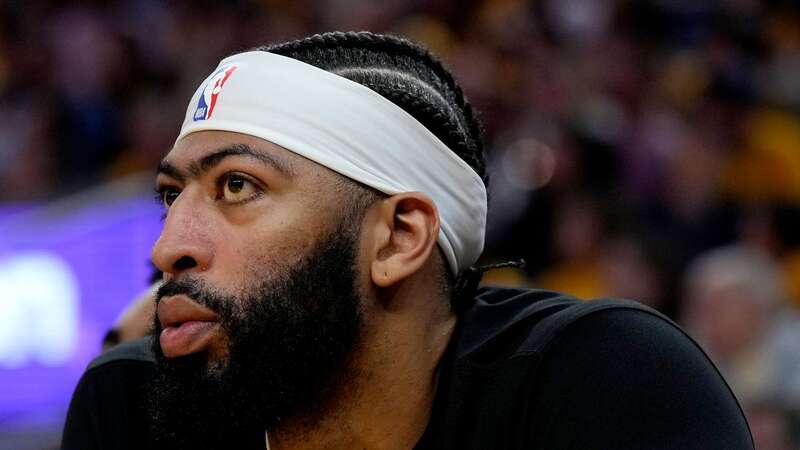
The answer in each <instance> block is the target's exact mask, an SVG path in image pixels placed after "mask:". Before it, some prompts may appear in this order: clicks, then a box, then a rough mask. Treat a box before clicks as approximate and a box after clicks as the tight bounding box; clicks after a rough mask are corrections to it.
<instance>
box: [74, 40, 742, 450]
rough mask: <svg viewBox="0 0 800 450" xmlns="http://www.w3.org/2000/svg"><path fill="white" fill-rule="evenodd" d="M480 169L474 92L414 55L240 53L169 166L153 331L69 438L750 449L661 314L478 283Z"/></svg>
mask: <svg viewBox="0 0 800 450" xmlns="http://www.w3.org/2000/svg"><path fill="white" fill-rule="evenodd" d="M487 182H488V178H487V175H486V170H485V165H484V155H483V146H482V141H481V135H480V126H479V124H478V122H477V120H476V118H475V114H474V112H473V110H472V108H471V106H470V104H469V103H468V102H467V100H466V99H465V97H464V95H463V94H462V92H461V89H460V88H459V86H458V85H457V84H456V82H455V81H454V80H453V78H452V77H451V75H450V74H449V73H448V72H447V71H446V70H445V69H444V68H443V67H442V65H441V64H440V63H439V62H438V61H437V60H436V59H434V58H433V57H432V56H431V55H430V53H428V52H427V51H426V50H425V49H423V48H422V47H420V46H418V45H416V44H412V43H410V42H408V41H405V40H403V39H399V38H396V37H391V36H383V35H376V34H372V33H366V32H362V33H327V34H322V35H315V36H312V37H309V38H306V39H302V40H298V41H293V42H288V43H284V44H279V45H275V46H271V47H266V48H258V49H256V50H254V51H249V52H245V53H240V54H237V55H234V56H231V57H229V58H226V59H224V60H223V61H222V62H221V63H220V65H219V66H218V67H217V69H215V70H214V71H213V72H212V73H211V75H209V77H208V78H207V79H206V80H205V81H204V82H203V83H201V85H200V86H199V87H198V90H197V92H196V93H195V95H194V96H193V97H192V99H191V101H190V103H189V107H188V109H187V112H186V117H185V120H184V123H183V126H182V128H181V132H180V134H179V136H178V139H177V141H176V143H175V145H174V147H173V148H172V150H171V151H170V152H169V154H167V155H166V157H165V158H164V160H163V161H162V163H161V165H160V167H159V170H158V176H157V180H156V184H157V191H158V192H159V196H160V198H161V200H162V201H163V203H164V205H165V207H166V219H165V222H164V228H163V231H162V234H161V236H160V238H159V240H158V242H157V243H156V245H155V247H154V249H153V261H154V263H155V264H156V266H157V267H158V268H159V269H160V270H161V271H163V273H164V277H163V284H162V285H161V287H160V288H159V289H158V292H157V294H156V314H155V319H154V328H155V333H154V337H153V338H145V339H143V340H139V341H135V342H132V343H126V344H123V345H120V346H119V347H116V348H115V349H113V350H111V351H109V352H107V353H106V354H104V355H103V356H101V357H100V358H98V359H97V360H96V361H94V362H93V363H92V364H91V366H90V367H89V369H88V370H87V372H86V374H85V375H84V377H83V378H82V380H81V382H80V383H79V385H78V387H77V389H76V392H75V395H74V397H73V401H72V404H71V407H70V411H69V414H68V418H67V424H66V428H65V432H64V438H63V445H62V448H64V449H79V448H80V449H95V448H96V449H123V448H131V449H133V448H136V449H140V448H170V449H198V448H212V449H232V448H236V449H250V448H253V449H264V448H269V449H272V450H283V449H355V448H359V449H410V448H418V449H512V448H514V449H522V448H525V449H551V450H552V449H567V448H570V449H589V448H598V449H610V448H614V449H626V448H648V449H653V448H664V449H692V448H696V449H701V448H702V449H728V450H730V449H750V448H752V443H751V439H750V435H749V431H748V428H747V423H746V422H745V420H744V417H743V416H742V413H741V410H740V409H739V407H738V404H737V403H736V400H735V398H734V397H733V395H732V394H731V392H730V390H729V389H728V388H727V386H726V384H725V382H724V380H723V379H722V378H721V377H720V375H719V374H718V373H717V371H716V369H715V368H714V366H713V365H712V364H711V363H710V361H709V360H708V358H707V357H706V356H705V355H704V353H703V352H702V350H700V348H699V347H697V345H696V344H694V342H692V341H691V340H690V339H689V338H688V337H687V336H686V335H685V334H684V333H683V332H682V331H681V330H680V329H679V328H678V327H677V326H675V325H674V324H673V323H672V322H670V321H669V320H668V319H666V318H664V317H663V316H661V315H659V314H658V313H656V312H654V311H652V310H650V309H647V308H645V307H642V306H639V305H637V304H635V303H633V302H624V301H597V302H592V303H583V302H580V301H578V300H576V299H573V298H570V297H567V296H563V295H559V294H556V293H552V292H544V291H532V290H508V289H481V290H476V289H475V286H477V282H478V281H479V274H480V271H478V270H476V269H474V268H472V266H473V264H474V263H475V262H476V261H477V259H478V257H479V256H480V253H481V251H482V248H483V238H484V230H485V224H486V205H487V196H486V184H487Z"/></svg>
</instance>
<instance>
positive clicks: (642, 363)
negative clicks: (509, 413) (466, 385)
mask: <svg viewBox="0 0 800 450" xmlns="http://www.w3.org/2000/svg"><path fill="white" fill-rule="evenodd" d="M541 351H542V353H541V354H542V359H541V362H540V366H539V368H538V370H537V373H536V377H535V378H534V379H533V380H531V383H532V390H531V395H530V397H529V400H530V402H531V404H532V405H535V406H534V408H533V409H534V410H535V411H537V412H536V414H535V417H533V418H532V420H531V423H532V424H533V425H532V427H531V436H532V439H534V440H536V441H537V442H541V443H542V445H543V446H544V447H545V448H557V447H558V446H559V443H560V442H563V439H569V440H570V442H577V443H578V447H580V446H581V445H591V443H593V442H594V443H598V442H602V443H603V445H606V446H611V447H613V448H664V449H672V448H682V449H692V448H698V449H699V448H703V449H716V448H719V449H750V448H752V440H751V437H750V432H749V429H748V426H747V422H746V421H745V418H744V414H743V413H742V410H741V408H740V407H739V404H738V402H737V401H736V398H735V396H734V395H733V393H732V392H731V390H730V388H729V387H728V385H727V383H726V382H725V380H724V379H723V378H722V376H721V375H720V373H719V372H718V370H717V369H716V367H715V366H714V364H713V363H712V362H711V360H710V359H709V358H708V357H707V356H706V354H705V353H704V352H703V350H702V349H701V348H700V347H699V346H698V345H697V344H696V343H695V342H694V340H693V339H691V337H689V336H688V335H687V334H686V333H685V332H683V330H681V329H680V328H679V327H678V326H677V325H676V324H675V323H673V322H672V321H671V320H669V319H667V318H665V317H664V316H662V315H661V314H659V313H657V312H655V311H653V310H650V309H649V308H644V307H642V308H608V309H599V310H596V311H592V312H590V313H589V314H586V315H583V316H581V317H580V318H578V319H577V320H575V321H572V322H570V323H569V324H567V325H566V326H564V327H563V328H561V330H560V331H559V332H558V333H557V335H556V336H554V337H553V338H552V339H550V340H549V341H548V343H547V344H546V346H544V347H543V348H542V349H541ZM565 419H566V420H565ZM545 430H546V431H545ZM611 447H608V448H611ZM604 448H605V447H604Z"/></svg>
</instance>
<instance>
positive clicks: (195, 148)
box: [164, 130, 327, 173]
mask: <svg viewBox="0 0 800 450" xmlns="http://www.w3.org/2000/svg"><path fill="white" fill-rule="evenodd" d="M235 146H241V147H242V148H247V149H249V150H252V152H253V153H254V154H257V155H259V156H263V157H264V159H265V160H270V161H272V162H274V163H275V164H276V165H282V166H284V168H285V169H286V170H287V171H289V172H292V173H294V172H307V171H314V170H317V171H324V170H327V169H326V168H324V167H322V166H320V165H319V164H317V163H315V162H313V161H310V160H308V159H306V158H303V157H302V156H299V155H297V154H295V153H293V152H291V151H289V150H286V149H285V148H283V147H281V146H279V145H276V144H273V143H272V142H269V141H266V140H264V139H261V138H257V137H254V136H250V135H247V134H243V133H234V132H230V131H214V130H209V131H198V132H196V133H192V134H190V135H188V136H186V137H184V138H183V139H181V140H179V141H178V142H176V143H175V146H174V147H173V148H172V149H171V150H170V151H169V153H167V155H166V156H165V157H164V161H165V162H168V163H169V164H170V165H173V166H176V167H181V168H185V167H186V166H189V165H191V164H192V163H195V162H197V161H199V160H202V159H203V158H204V157H206V156H208V155H211V154H213V153H215V152H218V151H219V150H220V149H226V148H232V147H235Z"/></svg>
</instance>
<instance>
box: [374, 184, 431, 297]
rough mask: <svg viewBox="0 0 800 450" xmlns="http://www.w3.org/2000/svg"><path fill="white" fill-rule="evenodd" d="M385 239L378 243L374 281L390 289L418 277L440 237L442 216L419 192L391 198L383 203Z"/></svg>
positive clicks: (382, 215) (382, 217)
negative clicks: (409, 278) (411, 277)
mask: <svg viewBox="0 0 800 450" xmlns="http://www.w3.org/2000/svg"><path fill="white" fill-rule="evenodd" d="M381 208H382V211H381V212H380V222H382V223H381V224H380V225H382V227H383V228H382V229H383V230H384V232H383V233H380V234H382V239H379V240H378V241H376V242H375V243H376V247H375V248H374V257H373V260H372V263H371V268H370V276H371V278H372V282H373V283H375V284H376V285H377V286H379V287H383V288H385V287H390V286H392V285H394V284H396V283H398V282H400V281H402V280H404V279H406V278H408V277H410V276H411V275H413V274H415V273H416V272H417V271H419V269H420V268H421V267H423V266H424V265H425V263H426V262H427V261H428V259H429V258H430V257H431V254H432V252H433V249H434V247H435V245H436V239H437V237H438V236H439V213H438V211H437V210H436V205H435V204H434V203H433V200H431V199H430V197H428V196H427V195H425V194H422V193H420V192H406V193H402V194H397V195H394V196H392V197H389V198H387V199H385V200H384V201H383V203H382V204H381Z"/></svg>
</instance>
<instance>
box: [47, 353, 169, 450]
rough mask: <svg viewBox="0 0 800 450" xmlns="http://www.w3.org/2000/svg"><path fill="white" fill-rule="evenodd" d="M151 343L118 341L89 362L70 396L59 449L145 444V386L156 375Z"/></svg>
mask: <svg viewBox="0 0 800 450" xmlns="http://www.w3.org/2000/svg"><path fill="white" fill-rule="evenodd" d="M150 344H151V338H143V339H139V340H137V341H132V342H128V343H123V344H120V345H118V346H116V347H114V348H113V349H111V350H109V351H107V352H105V353H103V354H102V355H100V356H99V357H97V358H96V359H95V360H94V361H92V362H91V363H90V364H89V367H88V368H87V369H86V372H84V374H83V376H82V377H81V379H80V381H79V382H78V385H77V387H76V388H75V392H74V393H73V395H72V400H71V402H70V406H69V410H68V412H67V418H66V423H65V425H64V431H63V435H62V444H61V448H62V450H71V449H82V450H87V449H95V448H97V449H100V448H119V449H128V448H130V449H134V448H145V442H144V439H145V430H146V426H145V423H146V412H145V409H144V403H143V401H144V391H145V390H146V388H147V385H148V383H150V382H151V381H152V380H153V378H154V377H155V375H156V367H155V360H154V358H153V355H152V353H151V351H150Z"/></svg>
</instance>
